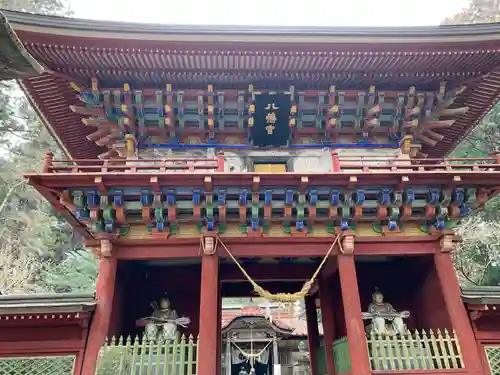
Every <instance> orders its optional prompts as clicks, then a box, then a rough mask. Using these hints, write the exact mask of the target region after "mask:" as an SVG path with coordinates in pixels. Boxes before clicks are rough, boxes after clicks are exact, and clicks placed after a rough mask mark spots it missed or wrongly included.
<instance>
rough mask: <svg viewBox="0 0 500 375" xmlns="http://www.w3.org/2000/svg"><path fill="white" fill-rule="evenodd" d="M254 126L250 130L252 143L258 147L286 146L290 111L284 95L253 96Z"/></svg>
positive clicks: (288, 134)
mask: <svg viewBox="0 0 500 375" xmlns="http://www.w3.org/2000/svg"><path fill="white" fill-rule="evenodd" d="M253 104H254V105H255V113H254V115H253V117H254V124H253V126H252V128H251V129H250V135H251V137H252V143H253V145H254V146H258V147H281V146H287V145H288V141H289V140H290V124H289V120H290V109H291V107H292V102H291V100H290V95H286V94H267V93H262V94H255V97H254V101H253Z"/></svg>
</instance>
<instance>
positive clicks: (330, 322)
mask: <svg viewBox="0 0 500 375" xmlns="http://www.w3.org/2000/svg"><path fill="white" fill-rule="evenodd" d="M319 299H320V307H321V319H322V320H323V339H324V341H325V359H326V371H327V373H328V375H335V373H336V370H335V361H334V359H333V341H334V340H335V323H334V316H333V314H334V311H333V303H334V301H333V294H332V278H331V277H328V278H323V279H320V282H319Z"/></svg>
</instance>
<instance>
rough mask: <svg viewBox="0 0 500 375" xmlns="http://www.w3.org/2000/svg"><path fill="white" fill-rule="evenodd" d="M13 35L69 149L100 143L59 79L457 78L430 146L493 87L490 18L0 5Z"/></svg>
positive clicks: (422, 82) (308, 81)
mask: <svg viewBox="0 0 500 375" xmlns="http://www.w3.org/2000/svg"><path fill="white" fill-rule="evenodd" d="M7 15H8V17H9V19H10V21H11V23H12V25H13V27H14V29H15V30H16V32H17V34H18V36H19V38H20V39H21V41H22V42H23V43H24V45H25V47H26V49H27V51H29V52H30V53H31V54H32V55H33V56H34V57H35V58H36V59H37V60H38V61H39V62H40V63H41V64H43V65H44V66H46V67H47V68H48V72H47V73H46V74H44V75H43V76H40V77H34V78H30V79H26V80H24V86H25V88H26V90H27V91H28V92H29V94H30V96H31V98H32V100H33V101H34V102H35V103H36V104H37V106H38V107H39V111H40V113H41V114H42V115H43V116H42V117H43V118H44V119H45V122H46V123H48V124H50V128H51V129H52V130H53V132H54V134H56V135H57V137H59V139H60V140H61V142H62V143H63V145H64V146H65V149H66V150H67V151H68V152H69V153H70V154H71V155H72V156H73V157H75V158H95V157H96V156H97V155H98V154H100V153H102V152H104V150H102V149H99V148H98V147H97V146H96V145H95V144H94V143H93V142H92V141H89V140H87V139H86V138H85V137H86V136H87V135H88V134H89V132H90V131H91V130H89V129H88V127H85V126H84V125H83V124H82V123H81V121H80V120H81V117H80V116H79V115H77V114H75V113H73V112H71V110H70V109H69V106H70V105H75V104H77V103H78V100H77V99H76V95H75V93H74V92H73V91H72V89H71V88H70V82H71V81H76V83H78V84H81V85H83V86H85V85H87V86H88V85H89V79H90V77H93V76H95V77H96V78H98V80H99V82H103V84H105V85H107V86H108V87H112V86H113V85H116V87H120V86H121V85H122V84H123V83H124V82H127V83H129V84H130V85H131V87H132V88H133V87H134V86H137V87H153V88H154V87H156V88H157V87H164V85H165V84H166V83H170V84H173V85H174V87H182V88H195V89H199V88H200V87H206V85H207V84H211V85H214V88H215V89H216V90H222V89H229V88H238V89H240V88H245V87H248V85H249V84H253V85H255V87H258V88H262V89H265V88H272V89H277V88H280V87H282V86H283V87H284V86H286V87H288V85H289V84H295V85H296V86H297V89H301V88H311V89H315V88H317V89H327V88H328V87H329V85H331V84H335V85H336V86H337V87H338V88H342V89H349V88H351V89H352V88H355V89H366V88H367V87H368V86H370V85H375V86H376V87H377V89H381V90H407V89H408V88H409V86H411V85H415V86H416V88H417V90H437V89H439V83H440V82H441V81H446V82H447V83H448V84H449V85H451V86H453V85H465V86H467V89H466V90H464V91H463V92H462V93H461V94H460V95H459V97H458V98H457V99H456V101H455V103H453V105H452V107H453V108H458V107H469V111H468V112H467V113H466V114H465V115H463V116H461V118H460V119H459V120H457V121H456V122H455V123H454V124H453V125H452V126H451V127H449V128H446V129H440V134H442V135H444V136H445V137H444V139H443V140H442V141H440V142H439V143H438V144H437V145H436V146H435V147H428V146H424V147H423V150H422V152H424V153H426V154H428V155H429V156H430V157H438V156H442V155H443V154H446V153H448V152H450V151H451V150H452V149H453V148H454V146H455V145H456V144H457V143H458V142H459V141H460V140H461V139H462V138H463V137H464V136H465V135H466V134H467V133H468V132H469V131H470V130H471V129H472V128H473V127H474V126H475V125H477V124H478V122H479V121H480V119H481V118H482V117H483V116H484V115H485V114H486V113H487V112H488V111H489V109H490V108H491V107H492V106H493V105H494V104H495V103H496V102H497V100H498V97H499V95H500V70H499V69H500V49H499V48H498V41H499V40H500V26H499V24H488V25H467V26H444V27H421V28H315V27H308V28H307V27H306V28H289V27H229V26H217V27H216V26H179V25H177V26H176V25H150V24H133V23H117V22H102V21H89V20H78V19H67V18H61V17H49V16H39V15H28V14H22V13H16V12H8V13H7Z"/></svg>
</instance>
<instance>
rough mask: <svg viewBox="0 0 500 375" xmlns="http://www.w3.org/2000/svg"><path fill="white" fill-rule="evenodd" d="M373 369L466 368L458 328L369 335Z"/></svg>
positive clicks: (369, 350) (369, 349)
mask: <svg viewBox="0 0 500 375" xmlns="http://www.w3.org/2000/svg"><path fill="white" fill-rule="evenodd" d="M367 342H368V352H369V355H370V364H371V367H372V369H373V370H436V369H443V370H449V369H459V368H463V360H462V355H461V352H460V345H459V342H458V339H457V336H456V333H455V331H453V332H451V333H450V332H448V331H447V330H444V331H440V330H437V331H436V332H434V331H432V330H429V331H428V332H426V331H424V330H422V331H415V332H413V333H408V334H406V335H394V336H391V335H377V334H374V333H372V334H371V335H369V337H368V340H367Z"/></svg>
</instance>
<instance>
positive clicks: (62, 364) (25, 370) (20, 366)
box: [0, 355, 75, 375]
mask: <svg viewBox="0 0 500 375" xmlns="http://www.w3.org/2000/svg"><path fill="white" fill-rule="evenodd" d="M74 363H75V356H74V355H68V356H51V357H16V358H0V375H27V374H38V375H54V374H58V375H71V374H73V366H74Z"/></svg>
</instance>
